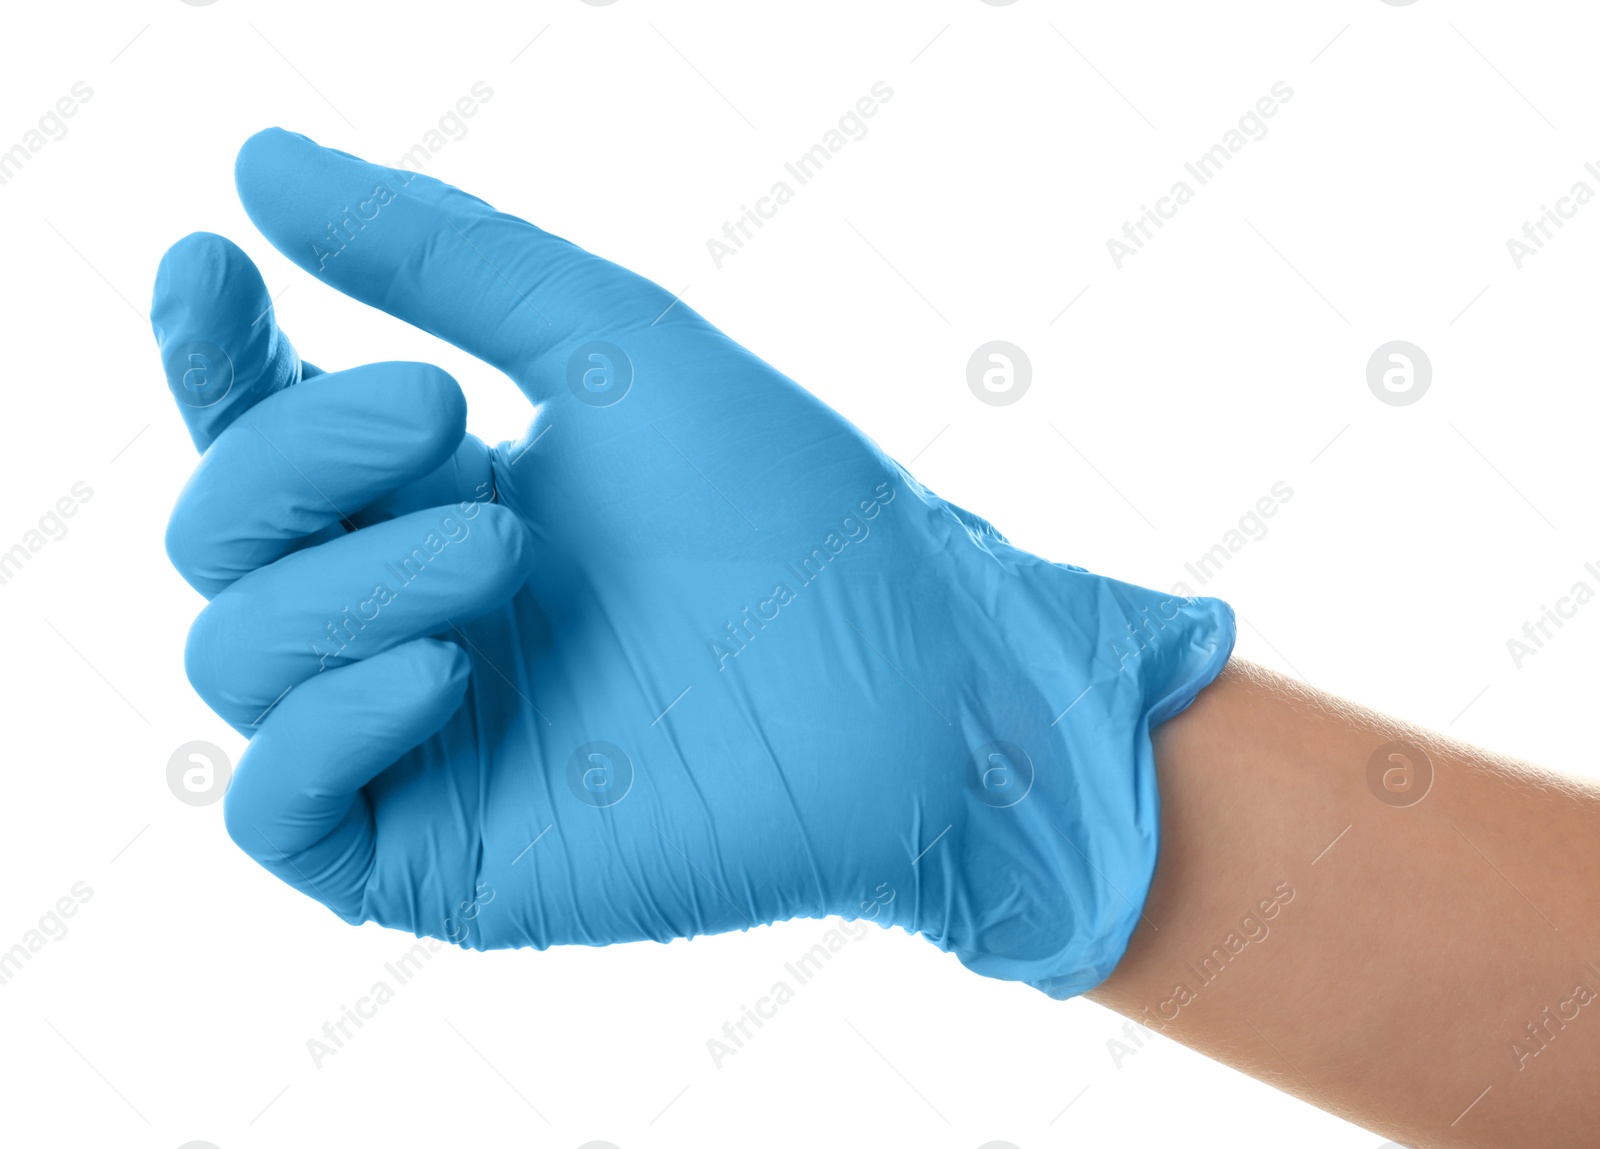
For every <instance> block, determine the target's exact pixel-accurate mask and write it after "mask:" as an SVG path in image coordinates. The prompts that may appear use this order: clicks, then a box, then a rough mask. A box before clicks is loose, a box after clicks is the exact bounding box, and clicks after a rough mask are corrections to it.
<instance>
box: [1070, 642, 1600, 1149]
mask: <svg viewBox="0 0 1600 1149" xmlns="http://www.w3.org/2000/svg"><path fill="white" fill-rule="evenodd" d="M1391 744H1393V745H1391ZM1156 758H1157V764H1158V771H1159V777H1160V786H1161V797H1162V811H1163V812H1162V847H1161V858H1160V862H1159V864H1158V867H1157V871H1156V878H1155V883H1154V885H1153V887H1152V889H1151V892H1150V897H1149V900H1148V902H1147V904H1146V907H1145V920H1144V921H1143V922H1142V923H1141V925H1140V926H1139V929H1138V930H1137V932H1136V933H1135V935H1134V937H1133V941H1132V943H1131V945H1130V946H1129V949H1128V952H1127V955H1126V956H1125V958H1124V959H1123V961H1122V963H1121V964H1120V965H1119V966H1118V968H1117V970H1116V972H1115V973H1114V974H1113V975H1112V977H1111V978H1110V979H1108V980H1107V981H1106V982H1105V983H1104V984H1103V985H1101V986H1100V987H1099V988H1097V989H1096V990H1095V991H1094V992H1093V993H1092V994H1091V995H1090V996H1091V997H1092V998H1093V999H1095V1000H1097V1001H1099V1002H1101V1003H1102V1004H1104V1005H1107V1006H1109V1007H1111V1008H1113V1009H1116V1010H1118V1011H1119V1012H1121V1013H1124V1014H1126V1015H1128V1016H1129V1017H1132V1018H1134V1019H1135V1020H1137V1021H1139V1022H1141V1023H1142V1024H1145V1025H1147V1026H1150V1027H1151V1028H1152V1029H1158V1030H1160V1031H1161V1032H1163V1033H1165V1034H1166V1035H1167V1036H1169V1037H1172V1038H1174V1039H1176V1040H1178V1041H1181V1042H1183V1043H1184V1044H1186V1045H1189V1046H1191V1047H1193V1048H1194V1049H1196V1050H1198V1051H1200V1052H1202V1053H1205V1054H1206V1055H1208V1056H1210V1057H1213V1058H1215V1059H1217V1060H1219V1061H1222V1062H1225V1063H1226V1064H1229V1065H1232V1066H1234V1067H1235V1068H1237V1069H1240V1070H1242V1071H1243V1072H1246V1073H1249V1074H1251V1075H1252V1076H1255V1077H1258V1078H1260V1079H1261V1080H1263V1081H1267V1082H1269V1083H1271V1084H1273V1085H1276V1086H1278V1087H1279V1088H1281V1089H1284V1090H1286V1091H1288V1092H1290V1093H1293V1094H1295V1095H1297V1096H1299V1097H1301V1098H1303V1099H1304V1100H1306V1101H1308V1102H1310V1103H1311V1104H1313V1105H1317V1106H1320V1107H1321V1108H1324V1109H1327V1110H1330V1111H1332V1112H1335V1113H1338V1114H1339V1115H1340V1116H1343V1117H1345V1118H1347V1119H1349V1120H1351V1121H1353V1122H1356V1123H1357V1124H1360V1125H1363V1126H1365V1127H1367V1128H1369V1129H1372V1130H1374V1131H1377V1132H1380V1133H1382V1134H1383V1135H1385V1136H1389V1137H1393V1138H1396V1139H1397V1140H1400V1141H1403V1142H1405V1143H1406V1144H1409V1145H1414V1146H1417V1147H1418V1149H1424V1147H1427V1149H1431V1147H1435V1146H1508V1145H1525V1144H1538V1145H1541V1146H1579V1145H1584V1146H1592V1145H1594V1144H1595V1138H1596V1133H1595V1130H1596V1129H1600V1090H1597V1089H1596V1088H1595V1082H1596V1081H1597V1080H1600V883H1597V881H1596V878H1597V876H1600V792H1597V790H1596V788H1595V787H1593V786H1590V785H1588V784H1586V783H1582V782H1579V781H1575V780H1572V779H1568V778H1563V777H1560V776H1557V775H1554V774H1550V773H1546V772H1543V771H1540V770H1537V769H1536V768H1534V767H1530V766H1527V765H1524V764H1521V763H1517V762H1513V761H1511V760H1509V759H1505V758H1501V757H1498V756H1496V755H1492V754H1488V753H1485V752H1483V751H1478V750H1474V749H1472V748H1471V747H1467V746H1464V745H1462V744H1460V743H1457V742H1453V741H1451V740H1448V739H1444V738H1442V737H1440V736H1438V735H1434V734H1430V733H1428V732H1425V731H1421V730H1418V729H1416V728H1413V727H1408V726H1406V725H1404V724H1402V723H1398V722H1395V721H1394V720H1392V719H1388V718H1385V717H1384V716H1382V715H1378V714H1375V713H1373V712H1370V711H1367V710H1364V709H1362V708H1359V707H1354V706H1351V705H1350V704H1348V703H1345V702H1343V701H1341V700H1339V699H1335V698H1333V697H1331V696H1329V695H1324V694H1321V693H1319V692H1316V691H1311V690H1307V689H1305V688H1303V687H1301V686H1299V685H1298V684H1296V683H1294V682H1292V681H1291V680H1288V679H1285V678H1283V677H1281V676H1279V675H1276V674H1273V673H1271V672H1268V671H1265V670H1262V669H1260V668H1258V667H1254V666H1250V665H1249V664H1246V663H1241V662H1239V661H1238V660H1235V661H1234V662H1233V663H1231V664H1230V665H1229V667H1228V668H1227V670H1225V671H1224V673H1223V674H1222V675H1221V676H1220V677H1219V678H1218V679H1217V681H1216V682H1215V683H1214V684H1213V685H1212V686H1211V687H1209V688H1207V690H1206V691H1205V692H1203V693H1202V695H1201V696H1200V698H1199V699H1198V700H1197V701H1196V702H1195V704H1194V706H1193V707H1191V708H1190V710H1189V711H1187V712H1186V713H1184V714H1182V715H1180V716H1179V717H1178V718H1176V719H1174V720H1172V721H1171V722H1169V723H1167V724H1166V725H1164V726H1163V727H1161V728H1160V729H1159V730H1158V731H1157V733H1156ZM1429 773H1431V782H1430V781H1429V779H1428V777H1427V776H1428V774H1429ZM1408 783H1409V785H1408Z"/></svg>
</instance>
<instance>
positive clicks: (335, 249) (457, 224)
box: [234, 128, 693, 402]
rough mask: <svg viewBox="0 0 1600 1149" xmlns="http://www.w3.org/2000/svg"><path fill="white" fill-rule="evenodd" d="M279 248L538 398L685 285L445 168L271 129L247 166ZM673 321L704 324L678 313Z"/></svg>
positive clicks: (240, 165) (239, 172) (247, 201)
mask: <svg viewBox="0 0 1600 1149" xmlns="http://www.w3.org/2000/svg"><path fill="white" fill-rule="evenodd" d="M234 179H235V182H236V183H237V185H238V189H239V199H240V201H241V202H242V203H243V204H244V209H245V212H246V213H247V214H248V215H249V216H250V219H251V221H252V222H253V223H254V224H255V225H256V227H257V228H259V229H260V230H261V233H262V234H263V235H264V236H266V238H267V239H268V240H269V241H271V243H272V245H273V246H274V247H276V248H277V249H278V250H279V251H281V252H282V253H283V254H284V255H286V256H287V257H288V258H289V259H291V260H293V261H294V262H295V263H297V264H298V265H299V266H301V267H303V268H304V269H305V270H307V271H309V272H310V273H311V274H313V275H315V276H317V277H318V278H319V279H322V280H323V281H324V282H326V283H328V284H329V285H330V286H332V287H335V288H337V289H338V290H340V291H342V292H344V293H345V294H346V295H349V296H352V297H354V298H356V299H359V300H361V301H362V302H363V303H367V304H370V305H372V306H373V307H377V308H380V309H382V310H384V311H387V312H388V313H389V314H391V315H393V316H395V317H396V318H398V319H402V320H404V321H405V322H407V323H410V324H412V325H414V326H416V327H420V328H422V329H423V330H424V331H427V332H429V333H431V334H433V335H436V336H438V337H439V338H441V339H444V340H446V341H448V342H450V343H453V344H455V345H456V346H457V347H460V348H461V349H462V350H464V351H466V352H468V353H469V354H471V355H475V356H477V357H478V358H479V359H482V360H484V361H485V362H487V363H490V364H493V365H494V366H495V367H498V368H499V369H500V370H502V371H504V372H505V373H506V374H507V375H510V376H511V377H512V378H513V379H515V380H516V381H517V382H518V384H519V385H520V386H521V387H522V389H523V391H524V392H526V393H527V394H528V396H529V397H530V398H531V399H533V400H534V401H535V402H539V401H541V400H543V399H544V398H545V397H547V395H548V394H549V392H550V391H551V390H553V389H554V388H556V387H564V386H565V385H566V384H565V377H566V376H565V372H566V366H567V359H568V358H569V355H568V354H567V353H566V352H567V351H568V349H569V348H571V349H578V348H580V347H581V345H583V344H584V343H585V342H586V341H592V340H596V339H603V338H605V337H606V336H607V335H608V334H612V333H615V332H620V331H625V330H628V329H633V328H644V327H647V326H649V325H650V324H651V322H652V321H653V320H656V319H658V318H659V317H660V316H661V315H662V314H663V313H664V311H665V310H666V309H667V308H668V307H669V306H670V305H671V304H672V303H673V296H672V295H671V293H669V292H667V291H664V290H663V289H662V288H660V287H658V286H657V285H656V284H654V283H651V282H650V281H649V280H647V279H644V278H643V277H641V276H638V275H635V274H633V273H632V272H630V271H627V270H625V269H624V268H621V267H618V266H617V265H616V264H613V263H610V262H608V261H606V260H604V259H601V258H599V257H598V256H595V255H591V254H590V253H588V252H586V251H584V250H583V249H582V248H580V247H578V246H576V245H575V244H572V243H569V242H568V241H566V240H564V239H561V238H559V237H558V236H554V235H551V234H550V233H549V232H546V231H542V230H541V229H539V228H537V227H535V226H534V225H533V224H531V223H528V222H527V221H526V220H522V219H518V218H517V217H515V216H512V215H506V214H504V213H502V212H498V211H496V210H495V209H494V208H492V207H490V206H489V205H488V204H486V203H484V202H483V201H482V200H480V199H477V198H476V197H474V196H471V195H468V194H467V193H466V192H463V191H461V190H459V189H457V188H454V187H451V186H450V185H449V184H446V183H442V182H440V181H439V180H436V179H434V178H432V177H431V176H425V175H419V174H417V173H415V172H412V171H408V170H405V169H399V168H386V167H382V166H380V165H378V164H372V163H368V162H366V161H365V160H361V159H358V158H356V157H355V156H351V155H348V154H346V153H344V152H340V151H335V150H333V149H331V148H324V147H321V146H319V145H318V144H316V143H314V142H313V141H311V140H309V139H307V138H306V137H305V136H301V135H297V134H295V133H293V132H286V131H284V130H283V129H281V128H268V129H266V130H265V131H262V132H258V133H256V134H255V135H254V136H251V137H250V138H249V139H248V140H246V141H245V143H244V146H243V147H242V148H241V149H240V151H239V158H238V162H237V163H236V165H235V168H234ZM672 310H673V313H674V314H673V321H674V322H684V321H692V320H690V317H691V316H692V315H693V313H692V312H690V311H689V309H688V308H686V307H685V308H682V310H681V311H680V310H679V308H676V307H675V308H673V309H672Z"/></svg>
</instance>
